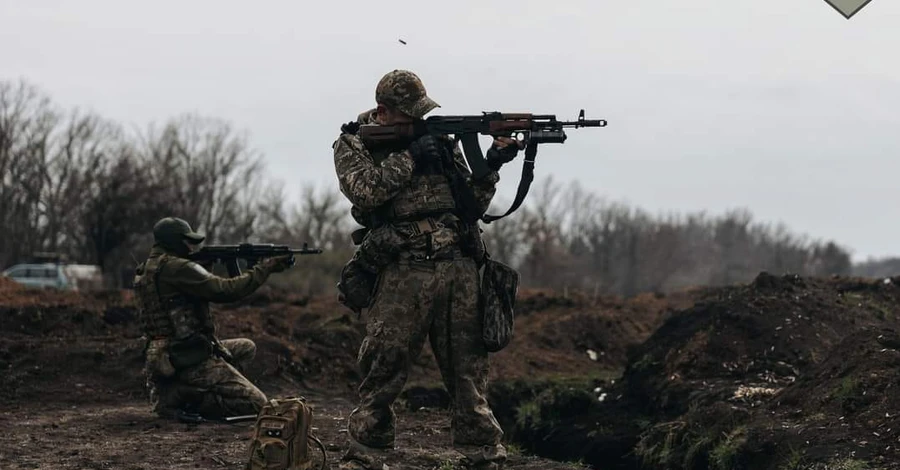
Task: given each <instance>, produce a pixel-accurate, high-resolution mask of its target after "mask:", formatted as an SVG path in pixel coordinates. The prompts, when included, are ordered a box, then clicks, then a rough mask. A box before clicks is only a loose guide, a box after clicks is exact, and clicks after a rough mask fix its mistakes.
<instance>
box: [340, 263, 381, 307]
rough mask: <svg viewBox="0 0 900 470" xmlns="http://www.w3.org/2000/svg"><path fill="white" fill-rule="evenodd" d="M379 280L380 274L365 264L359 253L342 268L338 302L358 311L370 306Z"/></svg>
mask: <svg viewBox="0 0 900 470" xmlns="http://www.w3.org/2000/svg"><path fill="white" fill-rule="evenodd" d="M377 280H378V275H377V274H375V273H373V272H372V271H369V270H367V269H366V268H365V267H364V266H363V263H362V262H361V261H360V260H359V253H357V254H356V255H354V256H353V259H351V260H350V262H349V263H347V264H346V265H344V267H343V269H341V278H340V281H338V283H337V290H338V302H340V303H341V304H342V305H344V306H345V307H347V308H349V309H350V310H352V311H354V312H356V313H359V312H360V311H361V310H362V309H364V308H368V307H369V305H371V303H372V300H373V297H374V295H375V284H376V282H377Z"/></svg>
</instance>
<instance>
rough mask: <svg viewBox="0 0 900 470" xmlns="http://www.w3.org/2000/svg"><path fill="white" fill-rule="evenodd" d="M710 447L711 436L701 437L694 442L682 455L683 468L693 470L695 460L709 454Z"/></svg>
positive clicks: (695, 463)
mask: <svg viewBox="0 0 900 470" xmlns="http://www.w3.org/2000/svg"><path fill="white" fill-rule="evenodd" d="M712 446H713V438H712V437H711V436H702V437H700V438H699V439H697V440H696V441H694V442H693V443H692V444H691V445H690V447H688V450H687V452H686V453H685V454H684V463H683V466H684V468H694V467H695V466H696V465H697V459H698V458H699V457H701V456H703V455H705V454H706V453H707V452H709V449H710V448H711V447H712Z"/></svg>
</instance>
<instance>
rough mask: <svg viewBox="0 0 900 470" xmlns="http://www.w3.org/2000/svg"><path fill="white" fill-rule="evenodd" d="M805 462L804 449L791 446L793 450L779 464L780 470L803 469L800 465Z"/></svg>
mask: <svg viewBox="0 0 900 470" xmlns="http://www.w3.org/2000/svg"><path fill="white" fill-rule="evenodd" d="M802 464H803V451H802V450H800V449H795V448H794V447H793V446H791V450H790V451H789V452H788V455H787V458H786V459H785V460H784V462H783V463H782V464H781V465H779V466H778V470H802V467H800V466H801V465H802Z"/></svg>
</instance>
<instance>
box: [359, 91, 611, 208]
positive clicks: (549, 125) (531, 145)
mask: <svg viewBox="0 0 900 470" xmlns="http://www.w3.org/2000/svg"><path fill="white" fill-rule="evenodd" d="M580 127H606V120H604V119H592V120H587V119H585V118H584V110H583V109H582V110H581V112H580V113H579V114H578V120H576V121H559V120H557V119H556V116H555V115H552V114H528V113H500V112H496V111H493V112H483V113H482V115H481V116H478V115H472V116H430V117H428V118H426V119H422V120H418V121H415V122H412V123H406V124H394V125H387V126H384V125H378V124H363V125H360V126H359V137H360V138H361V139H362V140H363V142H364V143H366V144H367V145H372V146H379V145H385V144H390V143H396V142H412V141H413V140H415V139H417V138H419V137H421V136H423V135H426V134H435V135H448V134H452V135H454V136H455V138H456V140H457V141H458V142H459V141H461V142H462V147H463V154H464V155H465V157H466V161H467V162H468V163H469V168H470V170H471V171H472V177H473V179H476V180H477V179H481V178H483V177H484V176H485V175H487V174H488V173H490V171H491V169H490V168H489V167H488V165H487V161H486V160H485V159H484V155H483V154H482V152H481V146H480V145H479V143H478V135H479V134H480V135H490V136H492V137H516V138H518V139H519V140H520V141H521V142H523V143H524V144H525V161H524V164H523V166H522V179H521V180H520V182H519V189H518V192H517V193H516V199H515V201H514V202H513V205H512V207H510V209H509V210H508V211H507V212H506V213H505V214H503V215H501V216H495V215H489V214H484V215H480V218H481V220H483V221H484V222H486V223H490V222H493V221H495V220H497V219H501V218H503V217H506V216H507V215H509V214H511V213H512V212H513V211H515V210H516V209H518V208H519V206H520V205H521V204H522V201H523V200H524V199H525V195H526V194H527V193H528V188H529V187H530V186H531V182H532V181H533V180H534V160H535V157H536V156H537V146H538V144H562V143H564V142H565V141H566V137H567V136H566V132H565V130H564V129H566V128H575V129H578V128H580Z"/></svg>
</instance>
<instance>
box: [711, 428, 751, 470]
mask: <svg viewBox="0 0 900 470" xmlns="http://www.w3.org/2000/svg"><path fill="white" fill-rule="evenodd" d="M745 432H746V428H745V427H744V426H738V427H736V428H734V429H733V430H732V431H731V432H729V433H728V435H727V436H726V437H725V439H724V440H722V441H721V442H719V443H718V444H717V445H716V446H715V448H713V450H712V451H711V452H710V453H709V463H710V465H711V467H712V468H714V469H716V470H731V469H732V468H734V466H735V463H736V462H737V456H738V452H739V451H740V450H741V447H743V446H744V444H745V443H746V442H747V436H746V434H745Z"/></svg>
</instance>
